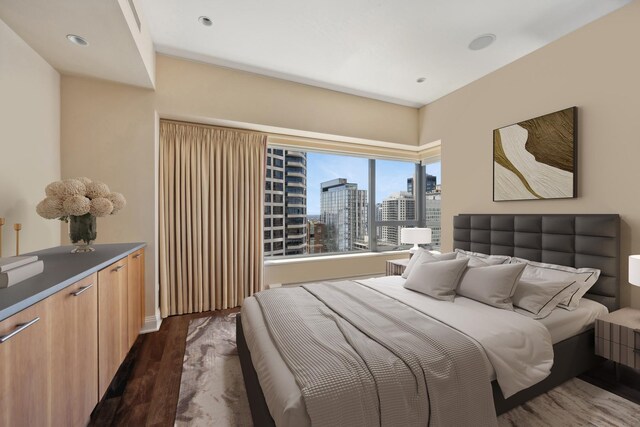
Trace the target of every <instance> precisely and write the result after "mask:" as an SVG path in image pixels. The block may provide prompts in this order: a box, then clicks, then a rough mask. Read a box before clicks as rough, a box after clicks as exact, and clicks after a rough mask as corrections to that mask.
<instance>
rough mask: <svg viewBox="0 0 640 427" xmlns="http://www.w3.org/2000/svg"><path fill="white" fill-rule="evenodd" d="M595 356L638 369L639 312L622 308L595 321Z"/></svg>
mask: <svg viewBox="0 0 640 427" xmlns="http://www.w3.org/2000/svg"><path fill="white" fill-rule="evenodd" d="M595 329H596V334H595V337H596V349H595V350H596V354H597V355H598V356H602V357H604V358H607V359H609V360H612V361H614V362H616V363H620V364H622V365H626V366H629V367H631V368H634V369H640V310H638V309H634V308H631V307H624V308H621V309H619V310H616V311H613V312H611V313H609V314H606V315H604V316H601V317H599V318H598V319H596V327H595Z"/></svg>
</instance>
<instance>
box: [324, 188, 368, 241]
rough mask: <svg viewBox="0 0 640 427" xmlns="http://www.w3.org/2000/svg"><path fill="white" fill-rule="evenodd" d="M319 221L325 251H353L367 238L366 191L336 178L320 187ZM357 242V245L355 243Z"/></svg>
mask: <svg viewBox="0 0 640 427" xmlns="http://www.w3.org/2000/svg"><path fill="white" fill-rule="evenodd" d="M320 221H321V222H322V223H323V224H325V230H324V231H325V236H324V244H325V248H326V250H327V252H345V251H353V250H356V249H358V248H360V247H362V246H363V244H362V243H363V242H365V241H366V236H367V191H366V190H358V184H354V183H349V182H347V180H346V179H344V178H337V179H333V180H331V181H326V182H323V183H321V184H320ZM356 243H360V244H356Z"/></svg>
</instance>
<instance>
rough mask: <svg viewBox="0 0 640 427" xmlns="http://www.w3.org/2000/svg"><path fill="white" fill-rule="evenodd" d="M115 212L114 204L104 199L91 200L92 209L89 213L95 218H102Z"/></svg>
mask: <svg viewBox="0 0 640 427" xmlns="http://www.w3.org/2000/svg"><path fill="white" fill-rule="evenodd" d="M112 211H113V203H111V201H110V200H109V199H105V198H104V197H96V198H95V199H91V208H90V209H89V213H90V214H91V215H93V216H97V217H101V216H107V215H110V214H111V212H112Z"/></svg>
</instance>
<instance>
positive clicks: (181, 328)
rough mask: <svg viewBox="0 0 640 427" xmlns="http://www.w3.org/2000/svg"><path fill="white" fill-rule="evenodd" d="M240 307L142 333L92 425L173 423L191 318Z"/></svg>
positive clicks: (175, 318)
mask: <svg viewBox="0 0 640 427" xmlns="http://www.w3.org/2000/svg"><path fill="white" fill-rule="evenodd" d="M237 311H239V309H231V310H222V311H215V312H213V311H212V312H205V313H198V314H188V315H184V316H172V317H168V318H166V319H164V321H163V322H162V325H161V327H160V330H159V331H158V332H153V333H149V334H145V335H140V336H139V337H138V339H137V340H136V342H135V344H134V345H133V347H132V348H131V351H130V352H129V354H128V355H127V357H126V359H125V361H124V362H123V363H122V365H121V366H120V369H119V370H118V373H117V374H116V376H115V377H114V379H113V382H112V383H111V385H110V386H109V389H108V390H107V392H106V393H105V396H104V398H103V399H102V400H101V401H100V402H99V403H98V405H97V406H96V408H95V409H94V411H93V414H92V415H91V422H90V423H89V425H90V426H136V427H138V426H154V427H156V426H158V427H159V426H167V427H169V426H173V425H174V421H175V417H176V408H177V404H178V395H179V392H180V378H181V376H182V360H183V358H184V350H185V345H186V338H187V332H188V329H189V322H190V321H191V319H196V318H198V317H207V316H223V315H226V314H228V313H233V312H237Z"/></svg>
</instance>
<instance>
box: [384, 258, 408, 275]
mask: <svg viewBox="0 0 640 427" xmlns="http://www.w3.org/2000/svg"><path fill="white" fill-rule="evenodd" d="M407 264H409V260H408V259H392V260H389V261H387V276H401V275H402V273H404V269H405V268H407Z"/></svg>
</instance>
